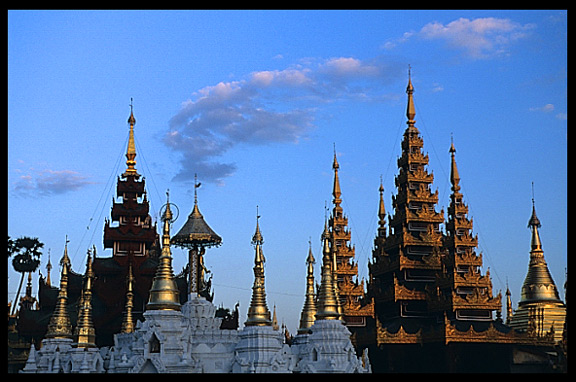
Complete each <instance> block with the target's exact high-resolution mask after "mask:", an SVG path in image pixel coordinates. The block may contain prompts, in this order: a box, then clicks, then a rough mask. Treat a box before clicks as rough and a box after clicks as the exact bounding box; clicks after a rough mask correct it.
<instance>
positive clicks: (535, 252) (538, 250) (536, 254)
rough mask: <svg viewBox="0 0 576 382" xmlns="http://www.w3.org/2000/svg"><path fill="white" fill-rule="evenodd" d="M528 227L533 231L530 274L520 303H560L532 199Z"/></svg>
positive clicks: (525, 281) (523, 287)
mask: <svg viewBox="0 0 576 382" xmlns="http://www.w3.org/2000/svg"><path fill="white" fill-rule="evenodd" d="M528 227H529V228H530V230H531V231H532V239H531V243H530V247H531V249H530V263H529V265H528V274H527V275H526V279H525V280H524V284H523V285H522V294H521V299H520V302H521V303H522V302H527V301H559V300H560V298H559V295H558V290H557V289H556V284H555V283H554V280H553V279H552V275H551V274H550V271H549V270H548V265H547V264H546V260H545V259H544V251H543V250H542V243H541V241H540V234H539V233H538V228H540V220H539V219H538V217H537V216H536V207H535V206H534V199H532V216H531V217H530V220H529V221H528Z"/></svg>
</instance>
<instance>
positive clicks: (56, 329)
mask: <svg viewBox="0 0 576 382" xmlns="http://www.w3.org/2000/svg"><path fill="white" fill-rule="evenodd" d="M60 265H61V266H62V272H61V273H60V291H59V292H58V298H57V300H56V308H55V309H54V313H53V314H52V317H50V323H49V324H48V331H47V332H46V338H72V324H71V322H70V315H69V314H68V309H67V305H68V274H69V273H70V258H69V257H68V237H66V244H65V245H64V255H63V256H62V260H60Z"/></svg>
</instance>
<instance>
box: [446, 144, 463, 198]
mask: <svg viewBox="0 0 576 382" xmlns="http://www.w3.org/2000/svg"><path fill="white" fill-rule="evenodd" d="M450 142H451V143H450V150H448V151H449V152H450V154H451V156H452V163H451V166H450V183H452V191H454V192H456V191H459V190H460V186H459V185H458V183H460V174H458V167H457V166H456V158H455V155H454V154H455V153H456V149H455V148H454V140H453V139H452V136H450Z"/></svg>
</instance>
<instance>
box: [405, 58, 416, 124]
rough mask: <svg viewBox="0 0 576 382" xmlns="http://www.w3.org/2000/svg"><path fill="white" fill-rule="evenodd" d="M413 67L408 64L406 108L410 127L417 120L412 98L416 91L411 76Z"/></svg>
mask: <svg viewBox="0 0 576 382" xmlns="http://www.w3.org/2000/svg"><path fill="white" fill-rule="evenodd" d="M411 69H412V68H411V67H410V65H408V86H407V87H406V94H408V107H407V108H406V117H408V122H406V124H408V127H414V124H415V123H416V121H415V120H414V117H415V116H416V109H415V108H414V99H413V98H412V94H413V93H414V87H413V86H412V78H411Z"/></svg>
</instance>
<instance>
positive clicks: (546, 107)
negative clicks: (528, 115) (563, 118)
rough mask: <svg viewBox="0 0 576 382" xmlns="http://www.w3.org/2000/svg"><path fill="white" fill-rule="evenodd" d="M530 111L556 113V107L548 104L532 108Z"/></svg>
mask: <svg viewBox="0 0 576 382" xmlns="http://www.w3.org/2000/svg"><path fill="white" fill-rule="evenodd" d="M529 110H530V111H540V112H543V113H551V112H553V111H554V105H553V104H551V103H547V104H546V105H544V106H539V107H531V108H530V109H529Z"/></svg>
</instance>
